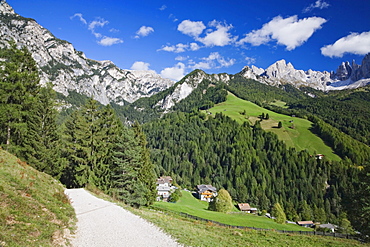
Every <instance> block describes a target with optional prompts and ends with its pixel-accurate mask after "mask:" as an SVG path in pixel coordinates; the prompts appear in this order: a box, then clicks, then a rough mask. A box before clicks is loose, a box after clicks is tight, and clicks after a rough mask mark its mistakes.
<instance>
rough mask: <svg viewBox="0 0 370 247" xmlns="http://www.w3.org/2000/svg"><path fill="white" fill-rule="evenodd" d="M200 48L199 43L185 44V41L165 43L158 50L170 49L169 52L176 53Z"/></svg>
mask: <svg viewBox="0 0 370 247" xmlns="http://www.w3.org/2000/svg"><path fill="white" fill-rule="evenodd" d="M199 49H200V46H199V45H198V44H197V43H190V45H188V44H183V43H178V44H177V45H165V46H162V48H161V49H158V51H168V52H174V53H181V52H185V51H189V50H190V51H197V50H199Z"/></svg>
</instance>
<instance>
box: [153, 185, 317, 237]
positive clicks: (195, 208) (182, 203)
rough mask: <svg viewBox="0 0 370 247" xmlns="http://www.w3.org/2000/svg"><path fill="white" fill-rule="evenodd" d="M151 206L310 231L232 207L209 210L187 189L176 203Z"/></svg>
mask: <svg viewBox="0 0 370 247" xmlns="http://www.w3.org/2000/svg"><path fill="white" fill-rule="evenodd" d="M153 206H154V207H155V208H158V209H163V210H171V211H174V212H182V213H187V214H190V215H194V216H198V217H201V218H203V219H207V220H213V221H217V222H220V223H223V224H227V225H234V226H248V227H256V228H264V229H276V230H286V231H312V229H311V228H305V227H300V226H298V225H294V224H278V223H276V222H275V221H274V220H272V219H269V218H267V217H263V216H257V215H254V214H248V213H243V212H240V211H239V210H237V209H236V208H234V209H235V210H234V211H233V212H231V213H228V214H225V213H220V212H214V211H210V210H208V209H207V208H208V203H207V202H204V201H200V200H198V199H196V198H194V196H193V195H192V194H191V193H190V192H188V191H182V197H181V198H180V199H179V201H177V202H176V203H169V202H155V203H154V205H153Z"/></svg>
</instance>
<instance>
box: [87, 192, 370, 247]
mask: <svg viewBox="0 0 370 247" xmlns="http://www.w3.org/2000/svg"><path fill="white" fill-rule="evenodd" d="M92 192H93V193H94V194H96V195H97V196H98V197H100V198H102V199H104V200H108V201H113V202H115V203H116V204H117V205H119V206H121V207H123V208H125V209H126V210H129V211H131V212H132V213H134V214H136V215H138V216H140V217H142V218H144V219H146V220H148V221H149V222H152V223H153V224H155V225H157V226H158V227H160V228H162V229H163V230H164V232H166V233H168V234H169V235H171V236H172V237H173V238H175V239H176V240H177V241H178V243H180V244H182V245H183V246H210V247H224V246H236V247H237V246H240V247H242V246H243V247H244V246H255V247H259V246H261V247H265V246H274V247H275V246H292V247H293V246H297V247H302V246H305V247H310V246H314V247H325V246H326V247H327V246H332V247H346V246H352V247H360V246H361V247H364V246H370V245H368V244H364V243H360V242H358V241H356V240H348V239H341V238H333V237H322V236H308V235H299V234H284V233H277V232H274V231H255V230H249V229H246V230H244V229H243V230H240V229H230V228H225V227H220V226H217V225H213V224H210V223H205V222H200V221H196V220H192V219H188V218H184V217H180V216H178V215H176V214H171V213H163V212H161V211H155V210H153V209H148V208H140V209H135V208H131V207H129V206H127V205H125V204H123V203H122V202H119V201H116V200H114V199H112V198H111V197H109V196H107V195H104V194H103V193H102V192H101V191H98V190H94V191H92ZM183 195H184V197H183V198H185V197H188V198H190V196H191V195H190V193H188V195H186V193H183ZM178 203H180V202H178ZM160 204H162V203H160ZM163 204H164V203H163ZM166 204H167V205H170V204H172V205H175V204H177V203H175V204H174V203H166ZM206 204H207V203H206V202H201V201H199V200H195V201H194V200H192V202H190V205H189V207H192V206H198V207H206ZM157 205H158V203H156V206H157ZM184 207H185V206H184Z"/></svg>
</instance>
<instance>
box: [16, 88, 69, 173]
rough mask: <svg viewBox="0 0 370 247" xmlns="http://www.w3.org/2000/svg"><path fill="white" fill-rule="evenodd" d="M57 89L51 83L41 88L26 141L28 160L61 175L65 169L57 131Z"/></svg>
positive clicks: (43, 170)
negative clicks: (62, 163) (61, 160)
mask: <svg viewBox="0 0 370 247" xmlns="http://www.w3.org/2000/svg"><path fill="white" fill-rule="evenodd" d="M55 97H56V96H55V91H54V90H53V89H52V85H51V84H47V86H46V87H42V88H41V89H40V93H39V94H38V95H37V97H36V99H37V101H35V105H34V108H35V109H34V110H35V111H34V112H33V114H32V115H30V119H29V122H28V131H27V135H26V139H25V141H24V145H23V146H24V148H23V152H24V156H25V158H26V161H27V162H28V163H29V164H30V165H32V166H34V167H35V168H36V169H37V170H39V171H42V172H46V173H48V174H50V175H52V176H55V177H57V178H58V177H59V176H60V175H61V172H62V170H63V167H62V165H61V162H60V159H59V157H60V142H59V135H58V133H57V126H56V122H55V121H56V117H57V110H56V108H55V106H56V103H55Z"/></svg>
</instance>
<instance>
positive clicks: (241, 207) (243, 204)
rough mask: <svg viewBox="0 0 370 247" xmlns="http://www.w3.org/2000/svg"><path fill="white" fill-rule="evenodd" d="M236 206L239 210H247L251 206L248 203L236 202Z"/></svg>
mask: <svg viewBox="0 0 370 247" xmlns="http://www.w3.org/2000/svg"><path fill="white" fill-rule="evenodd" d="M238 207H239V209H240V210H241V211H249V210H251V206H250V205H249V203H239V204H238Z"/></svg>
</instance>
